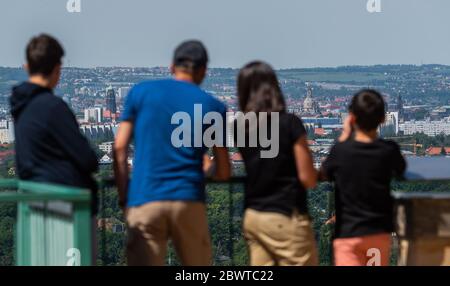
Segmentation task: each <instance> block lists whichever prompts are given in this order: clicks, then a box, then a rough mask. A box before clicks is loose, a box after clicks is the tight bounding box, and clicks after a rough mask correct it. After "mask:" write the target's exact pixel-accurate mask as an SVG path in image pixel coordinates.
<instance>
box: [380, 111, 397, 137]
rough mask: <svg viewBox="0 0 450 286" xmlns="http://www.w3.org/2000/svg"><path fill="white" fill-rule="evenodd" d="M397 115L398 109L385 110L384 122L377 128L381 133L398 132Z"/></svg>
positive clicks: (392, 133)
mask: <svg viewBox="0 0 450 286" xmlns="http://www.w3.org/2000/svg"><path fill="white" fill-rule="evenodd" d="M399 115H400V112H398V111H391V112H386V116H385V120H384V123H383V124H381V126H380V128H379V131H380V134H381V135H388V136H393V135H397V134H398V131H399Z"/></svg>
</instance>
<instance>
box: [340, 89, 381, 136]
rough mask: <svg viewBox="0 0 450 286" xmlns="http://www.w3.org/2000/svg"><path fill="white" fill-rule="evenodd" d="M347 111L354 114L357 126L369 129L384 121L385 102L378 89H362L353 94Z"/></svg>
mask: <svg viewBox="0 0 450 286" xmlns="http://www.w3.org/2000/svg"><path fill="white" fill-rule="evenodd" d="M349 111H350V112H351V113H353V114H354V115H355V116H356V124H357V125H358V127H359V128H361V129H362V130H365V131H370V130H374V129H376V128H377V127H378V126H379V125H380V124H381V123H382V122H383V121H384V117H385V103H384V100H383V97H382V96H381V94H380V93H379V92H378V91H376V90H373V89H363V90H361V91H359V92H357V93H356V94H355V95H354V96H353V99H352V102H351V103H350V107H349Z"/></svg>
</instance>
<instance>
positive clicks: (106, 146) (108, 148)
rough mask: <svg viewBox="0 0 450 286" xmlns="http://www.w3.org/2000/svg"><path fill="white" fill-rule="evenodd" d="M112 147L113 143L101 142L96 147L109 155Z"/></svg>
mask: <svg viewBox="0 0 450 286" xmlns="http://www.w3.org/2000/svg"><path fill="white" fill-rule="evenodd" d="M113 145H114V142H113V141H109V142H103V143H101V144H99V145H98V149H100V150H101V151H102V152H104V153H111V152H112V150H113Z"/></svg>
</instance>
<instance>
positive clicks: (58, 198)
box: [0, 159, 450, 265]
mask: <svg viewBox="0 0 450 286" xmlns="http://www.w3.org/2000/svg"><path fill="white" fill-rule="evenodd" d="M413 161H414V160H412V161H411V162H410V168H409V171H408V174H407V179H408V180H407V181H406V182H394V183H393V190H394V191H401V192H404V191H407V192H417V191H423V192H426V193H427V194H432V193H433V192H435V191H437V192H449V190H450V180H449V179H447V178H445V172H446V171H450V168H449V166H450V159H445V160H444V159H437V160H433V161H430V160H429V159H425V161H422V160H419V161H418V162H413ZM444 161H445V162H444ZM424 163H426V164H431V165H429V167H427V170H428V171H424V170H422V169H417V168H416V167H415V166H419V167H420V168H423V166H424ZM432 165H433V166H435V168H437V169H439V172H437V171H433V169H432V168H431V166H432ZM430 168H431V169H430ZM427 172H429V174H427ZM418 174H421V175H420V176H419V175H418ZM430 174H432V175H433V176H431V175H430ZM449 176H450V174H449ZM244 182H245V177H244V176H240V177H233V178H232V179H231V180H229V181H226V182H217V181H211V180H208V181H207V188H206V190H207V206H208V219H209V222H210V233H211V237H212V242H213V251H214V264H215V265H246V264H248V257H247V253H246V246H245V241H244V239H243V236H242V231H241V223H242V215H243V203H242V202H243V192H244V186H243V184H244ZM0 189H2V190H9V191H10V192H1V193H0V203H7V202H12V203H17V206H18V207H17V225H16V240H15V242H16V248H17V249H16V264H18V265H66V264H67V261H68V260H69V259H70V255H69V257H68V256H67V255H68V253H67V251H68V250H69V249H78V250H79V251H80V253H81V254H83V255H81V259H80V263H79V264H81V265H90V264H91V261H92V260H91V255H90V254H91V250H92V249H95V248H96V247H95V246H94V245H91V217H90V194H89V192H88V191H86V190H81V189H76V188H70V187H65V186H54V185H48V184H40V183H30V182H22V181H15V180H0ZM308 203H309V211H310V215H311V217H312V220H313V225H314V230H315V233H316V239H317V241H318V247H319V253H320V262H321V265H332V248H331V240H332V237H333V227H332V226H331V225H325V222H326V220H327V219H329V218H330V217H331V215H332V214H333V209H334V204H333V188H332V186H331V185H330V184H327V183H321V184H319V186H318V187H317V189H316V190H311V191H308ZM97 218H98V221H99V223H98V228H97V234H98V244H97V246H98V253H97V255H98V256H97V261H96V264H97V265H124V264H126V261H125V242H126V232H125V224H124V223H125V222H124V218H123V213H122V211H121V210H120V208H119V207H118V205H117V192H116V189H115V186H114V181H113V180H112V179H104V180H101V182H100V192H99V212H98V217H97ZM395 251H396V248H394V252H395ZM86 253H88V255H86ZM396 256H397V253H396V252H395V253H394V255H393V259H392V261H393V262H394V261H395V260H396ZM167 262H168V264H169V265H177V264H178V262H177V260H176V258H175V255H174V251H173V249H169V252H168V257H167ZM75 264H76V263H75ZM393 264H394V263H393Z"/></svg>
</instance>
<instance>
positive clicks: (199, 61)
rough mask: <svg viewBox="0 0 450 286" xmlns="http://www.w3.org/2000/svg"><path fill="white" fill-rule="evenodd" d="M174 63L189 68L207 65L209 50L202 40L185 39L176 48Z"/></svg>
mask: <svg viewBox="0 0 450 286" xmlns="http://www.w3.org/2000/svg"><path fill="white" fill-rule="evenodd" d="M173 64H174V65H175V66H182V67H187V68H199V67H206V65H207V64H208V52H207V51H206V48H205V46H204V45H203V44H202V42H200V41H197V40H189V41H185V42H183V43H181V44H180V45H179V46H178V47H177V48H176V49H175V53H174V55H173Z"/></svg>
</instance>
